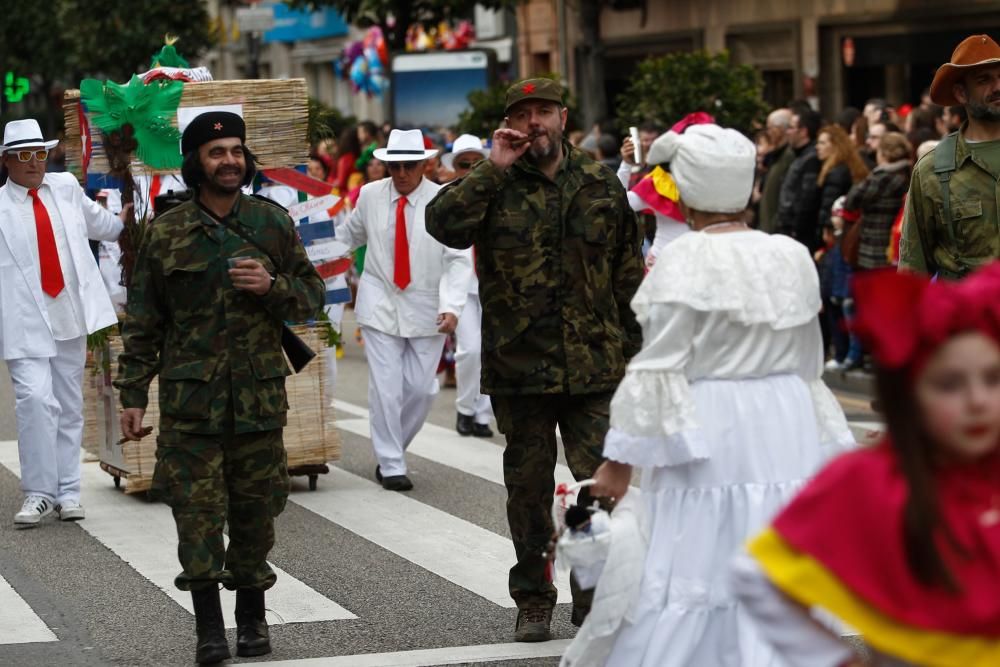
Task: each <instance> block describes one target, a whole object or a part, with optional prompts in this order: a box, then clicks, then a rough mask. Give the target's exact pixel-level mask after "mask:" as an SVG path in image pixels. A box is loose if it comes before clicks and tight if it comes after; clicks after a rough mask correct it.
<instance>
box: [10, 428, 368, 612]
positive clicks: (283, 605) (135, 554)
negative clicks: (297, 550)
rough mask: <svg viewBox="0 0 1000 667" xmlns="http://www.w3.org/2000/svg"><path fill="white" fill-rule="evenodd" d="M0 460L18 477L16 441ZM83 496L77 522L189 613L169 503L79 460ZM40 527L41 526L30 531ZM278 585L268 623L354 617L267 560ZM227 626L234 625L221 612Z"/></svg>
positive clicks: (228, 604)
mask: <svg viewBox="0 0 1000 667" xmlns="http://www.w3.org/2000/svg"><path fill="white" fill-rule="evenodd" d="M0 464H2V465H3V466H4V467H6V468H7V469H9V470H10V471H11V472H13V473H14V474H15V475H18V476H20V471H21V468H20V464H19V461H18V455H17V443H16V442H0ZM81 483H82V486H83V498H82V499H81V502H82V504H83V506H84V508H85V509H86V511H87V518H86V519H85V520H83V521H81V522H79V524H78V525H79V526H80V527H81V528H82V529H83V530H85V531H86V532H88V533H89V534H90V535H92V536H93V537H94V538H95V539H97V541H99V542H100V543H101V544H103V545H104V546H106V547H107V548H108V549H110V550H111V551H112V552H113V553H115V554H116V555H117V556H118V557H119V558H121V559H122V560H123V561H125V562H126V563H128V564H129V565H130V566H131V567H132V568H133V569H134V570H135V571H136V572H138V573H139V574H140V575H142V576H143V577H145V578H146V579H148V580H149V581H150V582H152V583H153V584H154V585H155V586H156V587H157V588H159V589H160V590H162V591H163V592H164V593H166V595H167V596H168V597H170V598H171V599H172V600H174V601H175V602H176V603H177V604H179V605H180V606H182V607H183V608H184V609H186V610H187V611H189V612H191V613H194V612H193V609H192V605H191V594H190V593H187V592H185V591H181V590H178V589H177V588H176V587H175V586H174V583H173V582H174V577H175V576H176V575H177V574H178V572H180V565H179V564H178V563H177V549H176V544H177V531H176V528H175V527H174V520H173V516H172V515H171V513H170V508H169V507H167V506H166V505H163V504H161V503H149V502H145V501H144V500H142V499H140V498H136V497H133V496H126V495H125V494H123V493H122V492H121V491H118V490H117V489H115V488H114V486H113V484H112V483H111V478H110V477H109V476H108V475H107V474H106V473H105V472H104V471H102V470H101V469H100V468H99V467H98V465H97V464H96V463H84V464H82V465H81ZM39 529H44V526H41V527H39V528H36V529H35V530H39ZM272 567H273V568H274V570H275V573H276V574H277V575H278V579H279V581H281V585H280V586H275V587H274V588H273V589H272V590H271V591H270V592H269V595H268V599H267V607H268V615H267V620H268V622H269V623H271V624H280V623H304V622H310V621H337V620H344V619H353V618H357V617H356V616H355V615H354V614H352V613H351V612H349V611H348V610H346V609H344V608H343V607H341V606H340V605H338V604H337V603H336V602H334V601H332V600H330V599H328V598H327V597H325V596H323V595H321V594H320V593H318V592H317V591H315V590H314V589H312V588H311V587H309V586H307V585H306V584H304V583H303V582H301V581H299V580H298V579H296V578H295V577H293V576H291V575H289V574H288V573H286V572H284V571H282V570H281V569H280V568H278V567H275V566H274V565H273V564H272ZM222 595H223V608H225V609H232V608H234V607H235V604H236V594H235V593H234V592H232V591H223V592H222ZM225 616H226V623H227V625H228V627H235V619H234V618H233V616H232V614H226V615H225Z"/></svg>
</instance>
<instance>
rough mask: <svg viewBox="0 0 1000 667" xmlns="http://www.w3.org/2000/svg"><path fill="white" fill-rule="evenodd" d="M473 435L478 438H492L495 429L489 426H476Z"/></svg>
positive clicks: (473, 428)
mask: <svg viewBox="0 0 1000 667" xmlns="http://www.w3.org/2000/svg"><path fill="white" fill-rule="evenodd" d="M472 435H474V436H476V437H477V438H492V437H493V429H491V428H490V425H489V424H475V425H474V426H473V427H472Z"/></svg>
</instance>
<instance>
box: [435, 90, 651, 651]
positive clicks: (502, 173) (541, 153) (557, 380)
mask: <svg viewBox="0 0 1000 667" xmlns="http://www.w3.org/2000/svg"><path fill="white" fill-rule="evenodd" d="M562 95H563V91H562V87H561V86H560V85H559V84H558V83H556V82H554V81H551V80H549V79H530V80H527V81H523V82H520V83H517V84H514V85H513V86H511V87H510V89H509V90H508V91H507V107H506V113H507V119H506V121H507V126H506V127H505V128H503V129H499V130H497V131H496V132H495V133H494V135H493V147H492V150H491V152H490V156H489V159H487V160H483V161H482V162H480V163H479V164H477V165H476V166H475V168H473V169H472V171H471V172H469V174H468V175H466V176H465V177H464V178H463V179H461V180H459V181H456V182H455V183H453V184H451V185H449V186H447V187H445V188H444V189H442V190H441V192H439V193H438V195H437V196H436V197H435V198H434V200H433V201H431V203H430V204H428V206H427V213H426V224H427V231H428V232H429V233H430V234H431V236H433V237H434V238H436V239H438V240H439V241H441V242H442V243H444V244H445V245H447V246H450V247H452V248H468V247H469V246H470V245H472V244H475V246H476V269H477V275H478V276H479V293H480V298H481V299H482V304H483V325H482V326H483V329H482V332H483V376H482V391H483V393H485V394H489V395H490V397H491V398H492V401H493V411H494V413H495V414H496V418H497V426H498V427H499V428H500V431H501V432H503V434H504V435H505V436H506V439H507V447H506V449H505V450H504V481H505V483H506V486H507V518H508V522H509V523H510V532H511V538H512V539H513V541H514V551H515V553H516V554H517V563H516V564H515V565H514V567H512V568H511V571H510V593H511V597H512V598H514V600H515V602H516V603H517V607H518V617H517V624H516V626H515V635H514V636H515V639H516V640H517V641H544V640H547V639H549V638H550V637H551V634H550V631H549V624H550V622H551V619H552V608H553V607H554V606H555V603H556V589H555V587H554V586H553V585H552V580H551V576H550V575H549V567H548V565H549V563H548V561H547V559H546V556H545V552H546V549H547V545H548V542H549V540H550V538H551V536H552V531H553V527H552V519H551V508H552V497H553V492H554V488H555V481H554V478H553V473H554V468H555V464H556V426H557V425H558V427H559V430H560V432H561V434H562V438H563V446H564V449H565V451H566V462H567V464H568V465H569V467H570V470H572V472H573V475H574V477H576V478H577V479H586V478H588V477H590V476H592V475H593V473H594V472H595V471H596V470H597V467H598V466H599V465H600V464H601V462H602V460H603V459H602V450H603V443H604V435H605V434H606V433H607V430H608V419H609V406H610V401H611V395H612V393H613V392H614V390H615V389H616V388H617V386H618V383H619V381H620V380H621V379H622V377H623V376H624V374H625V365H626V363H627V362H628V360H629V359H630V358H631V357H632V356H633V355H634V354H635V353H636V352H637V351H638V350H639V347H640V346H641V343H642V332H641V329H640V327H639V325H638V323H637V322H636V319H635V314H634V313H633V312H632V310H631V308H630V307H629V302H630V301H631V299H632V296H633V295H634V294H635V291H636V289H637V288H638V286H639V282H640V281H641V280H642V275H643V267H642V256H641V254H640V236H639V228H638V225H637V224H636V219H635V215H634V214H633V213H632V209H631V207H630V206H629V205H628V200H627V199H626V197H625V190H624V188H622V185H621V183H620V182H619V181H618V178H617V177H616V176H615V174H614V172H612V171H611V170H610V169H607V168H606V167H604V166H602V165H600V164H598V163H597V162H595V161H594V160H592V159H591V158H589V157H587V156H586V155H585V154H584V153H583V152H582V151H580V150H577V149H576V148H573V147H572V146H570V145H569V143H567V142H565V141H563V129H564V128H565V124H566V107H565V106H564V105H563V103H562ZM573 593H574V594H573V607H574V608H573V622H574V623H576V624H577V625H579V624H580V623H582V621H583V617H584V616H585V615H586V613H587V612H588V611H589V609H590V600H589V597H590V596H589V595H588V594H587V593H585V592H583V591H579V590H576V588H575V586H574V591H573Z"/></svg>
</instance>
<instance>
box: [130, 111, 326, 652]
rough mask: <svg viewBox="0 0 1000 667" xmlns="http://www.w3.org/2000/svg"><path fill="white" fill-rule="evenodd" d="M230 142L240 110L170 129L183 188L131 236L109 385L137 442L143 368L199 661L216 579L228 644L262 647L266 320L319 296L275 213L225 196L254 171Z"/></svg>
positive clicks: (217, 637)
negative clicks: (184, 194) (231, 626)
mask: <svg viewBox="0 0 1000 667" xmlns="http://www.w3.org/2000/svg"><path fill="white" fill-rule="evenodd" d="M245 142H246V125H245V124H244V122H243V119H242V118H241V117H240V116H239V115H238V114H234V113H230V112H226V111H211V112H206V113H202V114H200V115H198V116H196V117H195V118H194V119H192V120H191V122H190V123H189V124H188V125H187V127H186V128H184V132H183V135H182V136H181V152H182V153H183V155H184V161H183V163H182V165H181V174H182V176H183V177H184V182H185V183H186V184H187V185H188V187H190V188H191V189H192V190H193V191H194V195H193V196H192V198H191V199H190V200H188V201H185V202H184V203H182V204H179V205H177V206H174V207H173V208H171V209H170V210H168V211H166V212H164V213H161V214H160V215H158V216H157V219H156V223H155V224H153V225H151V226H150V229H149V231H148V232H147V233H146V238H145V239H144V242H143V250H142V252H141V253H140V255H139V258H138V260H137V261H136V265H135V271H134V273H133V276H132V282H131V284H130V286H129V292H128V305H127V307H126V311H127V316H126V319H125V323H124V325H123V326H122V343H123V345H124V350H123V352H122V354H121V356H120V357H119V368H118V377H117V378H116V379H115V383H114V384H115V386H116V387H117V388H118V389H119V391H120V397H121V404H122V408H124V409H123V411H122V414H121V420H120V421H121V430H122V435H123V436H125V437H126V438H128V439H130V440H139V439H141V438H143V437H144V436H146V435H147V433H148V431H146V430H144V429H143V427H142V421H143V417H144V415H145V408H146V404H147V401H148V390H149V384H150V381H151V380H152V379H153V377H154V376H156V375H159V381H160V383H159V402H160V406H159V407H160V423H159V434H158V436H157V441H156V468H155V469H154V471H153V485H152V489H151V492H152V493H153V494H154V495H156V496H158V497H159V498H161V499H163V500H164V501H165V502H166V503H167V504H168V505H170V508H171V510H173V515H174V522H175V523H176V524H177V536H178V547H177V554H178V558H179V560H180V564H181V573H180V574H179V575H177V577H176V578H175V579H174V585H175V586H177V588H179V589H180V590H184V591H190V592H191V598H192V601H193V603H194V613H195V624H196V632H197V636H198V639H197V644H196V649H195V659H196V660H197V661H198V662H200V663H212V662H218V661H220V660H223V659H225V658H228V657H229V656H230V653H229V646H228V644H227V642H226V630H225V623H224V621H223V617H222V608H221V602H220V599H219V585H220V584H221V585H222V586H225V587H226V588H227V589H229V590H235V591H236V654H237V655H239V656H254V655H263V654H265V653H270V651H271V643H270V635H269V631H268V627H267V622H266V621H265V618H264V608H265V602H264V596H265V591H266V590H268V589H269V588H271V587H272V586H274V584H275V581H276V579H277V576H276V575H275V573H274V570H273V569H272V568H271V566H270V565H268V563H267V554H268V552H269V551H270V550H271V547H272V546H274V519H275V517H276V516H278V514H280V513H281V511H282V510H283V509H284V506H285V500H286V498H287V497H288V487H289V482H288V471H287V470H286V464H285V448H284V442H283V440H282V427H284V425H285V421H286V412H287V410H288V397H287V395H286V393H285V376H287V375H288V374H289V373H290V371H289V369H288V365H287V364H286V363H285V359H284V357H283V356H282V347H281V338H282V322H283V321H291V322H304V321H306V320H309V319H312V318H314V317H315V316H316V314H317V313H318V312H319V310H320V308H321V307H322V306H323V296H324V294H325V291H326V290H325V287H324V285H323V279H322V278H321V277H320V276H319V274H318V273H316V269H315V268H313V265H312V262H310V261H309V257H308V256H307V255H306V251H305V248H303V247H302V242H301V241H300V240H299V237H298V234H296V232H295V224H294V223H293V221H292V220H291V218H289V217H288V213H287V212H286V211H285V210H284V209H283V208H281V207H279V206H278V205H276V204H274V203H273V202H270V201H269V200H266V199H263V198H256V197H250V196H247V195H245V194H243V193H242V192H241V188H242V187H244V186H245V185H247V184H248V183H250V182H251V181H252V180H253V176H254V171H255V169H254V157H253V154H252V153H251V152H250V149H249V148H248V147H247V146H246V144H245ZM227 524H228V526H229V531H228V533H229V546H228V547H226V544H225V542H224V537H225V536H224V534H223V527H224V526H226V525H227Z"/></svg>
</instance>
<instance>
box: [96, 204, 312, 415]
mask: <svg viewBox="0 0 1000 667" xmlns="http://www.w3.org/2000/svg"><path fill="white" fill-rule="evenodd" d="M226 222H227V223H228V224H230V225H239V226H240V227H241V228H242V229H243V230H245V231H246V232H247V234H248V235H249V236H250V237H251V238H253V239H254V240H256V241H257V242H258V243H260V244H261V245H262V246H264V247H265V248H267V249H268V254H270V255H271V256H272V257H274V258H275V259H276V261H278V262H279V263H280V265H279V266H277V267H275V266H273V265H272V264H271V260H270V259H268V258H267V257H265V256H264V253H262V252H261V251H260V250H259V249H258V248H255V247H254V246H253V245H251V244H250V243H248V242H247V241H245V240H244V239H243V238H241V237H240V236H238V235H237V234H235V233H233V232H231V231H229V230H227V229H225V228H224V227H222V226H221V225H219V224H218V223H216V222H215V219H214V218H213V217H212V215H211V214H209V213H208V212H207V211H206V210H205V209H203V208H202V207H201V206H199V205H198V204H197V203H195V202H194V201H190V202H186V203H184V204H181V205H180V206H177V207H176V208H173V209H171V210H170V211H168V212H167V213H164V214H163V215H161V216H158V217H157V218H156V220H155V221H154V222H153V223H152V224H151V226H150V228H149V230H148V232H147V236H146V239H145V241H144V243H143V247H142V249H141V251H140V253H139V257H138V259H137V261H136V265H135V271H134V272H133V276H132V284H131V286H130V287H129V291H128V306H127V316H126V318H125V323H124V325H123V326H122V342H123V344H124V351H123V352H122V354H121V356H120V357H119V367H118V377H117V379H116V380H115V382H114V384H115V386H116V387H117V388H118V389H119V390H120V392H121V403H122V406H123V407H126V408H145V407H146V403H147V400H148V399H147V389H148V387H149V383H150V381H151V380H152V379H153V377H154V376H155V375H157V374H159V376H160V384H159V399H160V430H162V431H166V430H176V431H186V432H190V433H221V432H222V431H223V430H224V429H225V428H226V427H227V426H228V425H230V424H231V425H232V426H233V428H234V430H235V432H236V433H248V432H253V431H265V430H270V429H274V428H278V427H281V426H283V425H284V424H285V412H286V410H287V409H288V399H287V396H286V394H285V376H286V375H288V374H289V373H290V371H289V369H288V366H287V364H286V363H285V359H284V357H283V356H282V352H281V329H282V321H283V320H287V321H293V322H302V321H305V320H308V319H311V318H313V317H315V316H316V314H317V313H318V312H319V309H320V308H321V307H322V305H323V298H324V294H325V291H326V288H325V286H324V284H323V279H322V278H320V276H319V274H318V273H316V269H315V268H313V265H312V264H311V263H310V261H309V258H308V257H307V256H306V252H305V249H304V248H303V247H302V242H301V241H299V238H298V236H297V235H296V233H295V226H294V224H293V222H292V220H291V218H289V217H288V215H287V214H286V213H285V212H284V210H282V209H281V208H280V207H278V206H276V205H274V204H271V203H268V202H266V201H264V200H260V199H256V198H253V197H247V196H245V195H241V196H240V197H239V198H238V199H237V201H236V205H235V206H234V207H233V210H232V212H231V213H230V214H229V216H227V219H226ZM237 256H249V257H252V258H254V259H256V260H257V261H259V262H261V263H262V264H263V265H264V266H265V267H266V268H267V270H268V272H270V273H271V274H272V275H274V276H275V280H274V282H273V283H272V285H271V289H270V291H269V292H267V294H265V295H263V296H256V295H254V294H252V293H250V292H247V291H242V290H237V289H235V288H233V286H232V283H231V282H230V279H229V273H228V269H229V265H228V261H227V260H228V258H230V257H237Z"/></svg>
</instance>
